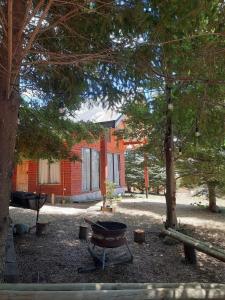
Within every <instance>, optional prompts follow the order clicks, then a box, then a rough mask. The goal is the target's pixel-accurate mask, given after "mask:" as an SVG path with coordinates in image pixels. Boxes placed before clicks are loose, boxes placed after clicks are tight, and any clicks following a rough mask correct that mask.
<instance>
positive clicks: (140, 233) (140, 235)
mask: <svg viewBox="0 0 225 300" xmlns="http://www.w3.org/2000/svg"><path fill="white" fill-rule="evenodd" d="M134 242H136V243H139V244H141V243H144V242H145V232H144V230H143V229H136V230H134Z"/></svg>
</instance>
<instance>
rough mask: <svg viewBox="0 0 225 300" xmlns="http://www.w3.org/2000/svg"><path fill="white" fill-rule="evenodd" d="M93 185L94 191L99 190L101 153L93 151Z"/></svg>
mask: <svg viewBox="0 0 225 300" xmlns="http://www.w3.org/2000/svg"><path fill="white" fill-rule="evenodd" d="M91 185H92V190H98V189H99V152H98V151H96V150H92V151H91Z"/></svg>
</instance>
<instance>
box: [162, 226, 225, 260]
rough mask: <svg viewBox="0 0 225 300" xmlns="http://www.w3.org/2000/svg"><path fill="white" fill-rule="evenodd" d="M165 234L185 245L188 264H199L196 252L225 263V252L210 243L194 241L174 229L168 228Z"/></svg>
mask: <svg viewBox="0 0 225 300" xmlns="http://www.w3.org/2000/svg"><path fill="white" fill-rule="evenodd" d="M163 234H164V235H166V236H169V237H171V238H173V239H175V240H178V241H180V242H182V243H183V245H184V255H185V261H186V263H189V264H196V263H197V259H196V252H195V250H198V251H200V252H203V253H205V254H208V255H210V256H212V257H214V258H216V259H218V260H221V261H223V262H225V250H223V249H221V248H219V247H215V246H213V245H212V244H210V243H207V242H202V241H199V240H197V239H194V238H192V237H190V236H188V235H186V234H183V233H181V232H178V231H176V230H174V229H172V228H168V229H166V230H164V231H163Z"/></svg>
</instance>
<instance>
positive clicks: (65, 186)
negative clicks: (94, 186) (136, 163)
mask: <svg viewBox="0 0 225 300" xmlns="http://www.w3.org/2000/svg"><path fill="white" fill-rule="evenodd" d="M114 130H115V129H112V128H111V129H110V135H109V141H108V142H107V152H111V153H118V154H120V187H125V159H124V150H125V149H124V145H123V141H117V140H116V137H115V136H114V135H113V132H114ZM84 147H87V148H91V149H96V150H98V151H100V140H98V141H96V142H95V143H92V144H88V143H87V142H85V141H83V142H81V143H79V144H76V145H74V146H73V148H72V152H73V153H75V154H77V155H78V156H79V157H80V158H81V153H82V148H84ZM60 169H61V180H60V183H59V184H41V185H40V184H39V182H38V161H29V166H28V191H29V192H36V193H46V194H48V195H51V194H53V193H54V194H55V195H57V196H65V197H67V196H69V197H71V196H72V199H73V200H79V199H81V200H84V199H91V198H93V196H94V198H99V197H101V193H100V190H98V191H91V192H89V193H87V192H83V191H82V163H81V161H76V162H70V161H66V160H64V161H61V168H60ZM12 184H13V190H16V170H15V172H14V176H13V181H12ZM119 191H121V190H119ZM90 194H92V195H90ZM77 195H81V197H80V198H79V199H78V198H77V197H76V196H77Z"/></svg>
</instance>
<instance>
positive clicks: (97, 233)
mask: <svg viewBox="0 0 225 300" xmlns="http://www.w3.org/2000/svg"><path fill="white" fill-rule="evenodd" d="M86 222H88V223H89V224H91V228H92V236H91V239H90V243H89V247H88V250H89V252H90V254H91V255H92V257H93V259H94V261H95V263H96V265H100V266H101V267H102V269H104V268H105V266H109V265H115V264H121V263H125V262H131V261H132V260H133V255H132V253H131V251H130V248H129V246H128V243H127V238H126V235H125V234H126V230H127V225H126V224H124V223H119V222H112V221H104V222H100V221H98V222H96V223H94V222H92V221H90V220H87V219H86ZM96 246H97V248H99V249H98V250H97V249H96ZM122 246H125V247H126V249H127V250H128V251H126V253H125V255H124V253H122V254H120V255H119V257H118V256H117V257H116V258H114V259H113V260H112V259H111V261H109V257H108V256H107V255H106V249H110V248H111V249H112V248H119V247H122ZM127 252H128V253H127ZM128 254H129V255H128Z"/></svg>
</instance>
